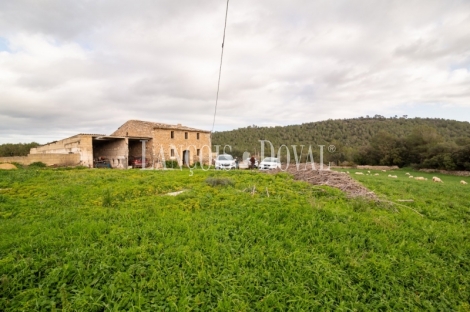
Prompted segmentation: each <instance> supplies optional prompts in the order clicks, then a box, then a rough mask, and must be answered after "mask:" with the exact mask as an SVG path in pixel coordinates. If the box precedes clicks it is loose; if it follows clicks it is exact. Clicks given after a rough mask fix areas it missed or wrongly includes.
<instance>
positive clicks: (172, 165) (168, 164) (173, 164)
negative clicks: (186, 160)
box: [165, 160, 179, 168]
mask: <svg viewBox="0 0 470 312" xmlns="http://www.w3.org/2000/svg"><path fill="white" fill-rule="evenodd" d="M165 167H167V168H178V167H179V164H178V161H176V160H165Z"/></svg>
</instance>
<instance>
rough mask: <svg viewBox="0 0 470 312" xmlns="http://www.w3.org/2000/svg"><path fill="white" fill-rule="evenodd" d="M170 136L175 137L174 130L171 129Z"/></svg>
mask: <svg viewBox="0 0 470 312" xmlns="http://www.w3.org/2000/svg"><path fill="white" fill-rule="evenodd" d="M171 138H172V139H174V138H175V131H171Z"/></svg>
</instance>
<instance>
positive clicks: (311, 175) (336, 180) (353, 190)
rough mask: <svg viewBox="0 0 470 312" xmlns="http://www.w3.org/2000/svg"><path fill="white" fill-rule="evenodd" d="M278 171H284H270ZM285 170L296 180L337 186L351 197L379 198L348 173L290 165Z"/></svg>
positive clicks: (276, 171)
mask: <svg viewBox="0 0 470 312" xmlns="http://www.w3.org/2000/svg"><path fill="white" fill-rule="evenodd" d="M278 172H282V171H281V170H279V169H278V170H273V171H270V173H278ZM284 172H288V173H290V174H292V175H293V176H294V179H296V180H300V181H306V182H308V183H310V184H313V185H328V186H331V187H335V188H337V189H340V190H341V191H343V192H345V193H346V194H347V195H348V196H350V197H358V196H362V197H366V198H369V199H374V200H377V199H378V198H377V196H376V195H375V194H374V192H372V191H370V190H369V189H367V188H366V187H365V186H364V185H362V184H361V183H359V182H357V181H356V180H354V179H353V178H351V177H350V176H349V175H348V174H346V173H342V172H337V171H330V170H323V171H320V170H305V171H301V170H299V171H297V169H296V168H295V167H290V168H289V169H288V170H287V171H284Z"/></svg>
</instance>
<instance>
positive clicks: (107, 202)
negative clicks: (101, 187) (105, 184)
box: [101, 189, 113, 207]
mask: <svg viewBox="0 0 470 312" xmlns="http://www.w3.org/2000/svg"><path fill="white" fill-rule="evenodd" d="M112 205H113V195H112V194H111V191H110V190H109V189H107V190H105V191H104V192H103V200H102V203H101V206H103V207H111V206H112Z"/></svg>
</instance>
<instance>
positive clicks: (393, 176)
mask: <svg viewBox="0 0 470 312" xmlns="http://www.w3.org/2000/svg"><path fill="white" fill-rule="evenodd" d="M388 176H389V177H390V178H394V179H396V178H398V177H397V176H396V175H390V174H389V175H388Z"/></svg>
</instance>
